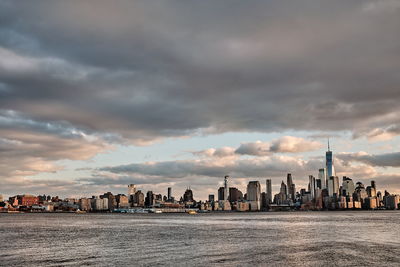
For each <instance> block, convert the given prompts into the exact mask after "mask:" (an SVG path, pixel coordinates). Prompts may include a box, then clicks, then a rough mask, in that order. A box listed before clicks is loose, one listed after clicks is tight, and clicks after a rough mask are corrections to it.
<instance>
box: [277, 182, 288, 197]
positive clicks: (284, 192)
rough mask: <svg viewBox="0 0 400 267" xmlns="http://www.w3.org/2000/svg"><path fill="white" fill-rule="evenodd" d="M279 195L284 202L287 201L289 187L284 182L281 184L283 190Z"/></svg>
mask: <svg viewBox="0 0 400 267" xmlns="http://www.w3.org/2000/svg"><path fill="white" fill-rule="evenodd" d="M279 195H280V198H281V200H282V201H286V200H287V186H286V184H285V183H284V182H283V181H282V183H281V189H280V191H279Z"/></svg>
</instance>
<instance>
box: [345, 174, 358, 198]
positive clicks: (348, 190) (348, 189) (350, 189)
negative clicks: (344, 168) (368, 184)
mask: <svg viewBox="0 0 400 267" xmlns="http://www.w3.org/2000/svg"><path fill="white" fill-rule="evenodd" d="M354 190H355V187H354V182H353V180H352V179H351V178H349V177H346V176H343V182H342V196H345V197H347V196H352V195H353V193H354Z"/></svg>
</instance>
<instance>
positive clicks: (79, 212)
mask: <svg viewBox="0 0 400 267" xmlns="http://www.w3.org/2000/svg"><path fill="white" fill-rule="evenodd" d="M75 213H76V214H85V213H86V211H84V210H77V211H75Z"/></svg>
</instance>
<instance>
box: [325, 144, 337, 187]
mask: <svg viewBox="0 0 400 267" xmlns="http://www.w3.org/2000/svg"><path fill="white" fill-rule="evenodd" d="M326 175H327V179H328V180H329V178H330V177H331V176H335V175H336V174H335V168H334V167H333V155H332V151H331V149H330V147H329V140H328V151H326Z"/></svg>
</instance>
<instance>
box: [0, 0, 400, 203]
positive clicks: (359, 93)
mask: <svg viewBox="0 0 400 267" xmlns="http://www.w3.org/2000/svg"><path fill="white" fill-rule="evenodd" d="M399 29H400V1H397V0H363V1H361V0H347V1H325V0H322V1H321V0H318V1H311V0H295V1H294V0H293V1H289V0H288V1H256V0H255V1H239V0H230V1H214V0H202V1H194V0H189V1H173V0H167V1H165V0H160V1H157V0H154V1H148V0H143V1H120V0H118V1H112V2H111V1H85V0H79V1H44V0H39V1H11V0H10V1H9V0H0V194H3V195H4V196H12V195H15V194H22V193H30V194H50V195H52V196H54V195H59V196H61V197H82V196H92V195H99V194H102V193H104V192H107V191H111V192H113V193H115V194H118V193H127V185H128V184H131V183H134V184H137V187H138V188H139V189H141V190H143V191H147V190H152V191H154V192H156V193H162V194H166V192H167V187H172V188H173V195H174V196H175V197H176V198H179V197H180V196H181V195H182V194H183V192H184V190H185V189H186V188H188V187H190V188H191V189H192V190H193V191H194V198H195V199H206V198H207V196H208V194H216V193H217V189H218V187H220V186H221V185H222V183H223V177H224V176H225V175H229V176H230V181H229V183H230V186H236V187H238V188H239V189H241V190H242V191H245V189H246V184H247V183H248V181H250V180H259V181H260V183H261V185H262V190H265V179H267V178H269V179H272V184H273V191H275V192H276V191H277V190H278V188H279V185H280V182H281V181H282V180H284V179H286V174H287V173H292V175H293V180H294V183H295V184H296V186H297V188H298V189H299V188H301V187H306V186H307V183H308V175H314V176H317V174H318V169H319V168H323V167H324V166H325V159H324V156H325V151H326V150H327V139H328V138H330V143H331V149H332V150H333V153H334V164H335V168H336V171H337V175H338V176H339V177H342V176H348V177H351V178H353V179H354V180H355V181H362V182H363V183H365V184H369V182H370V181H371V180H375V181H376V183H377V187H378V190H381V191H383V190H385V189H387V190H388V191H389V192H390V193H400V105H399V101H400V72H399V71H400V34H399Z"/></svg>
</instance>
